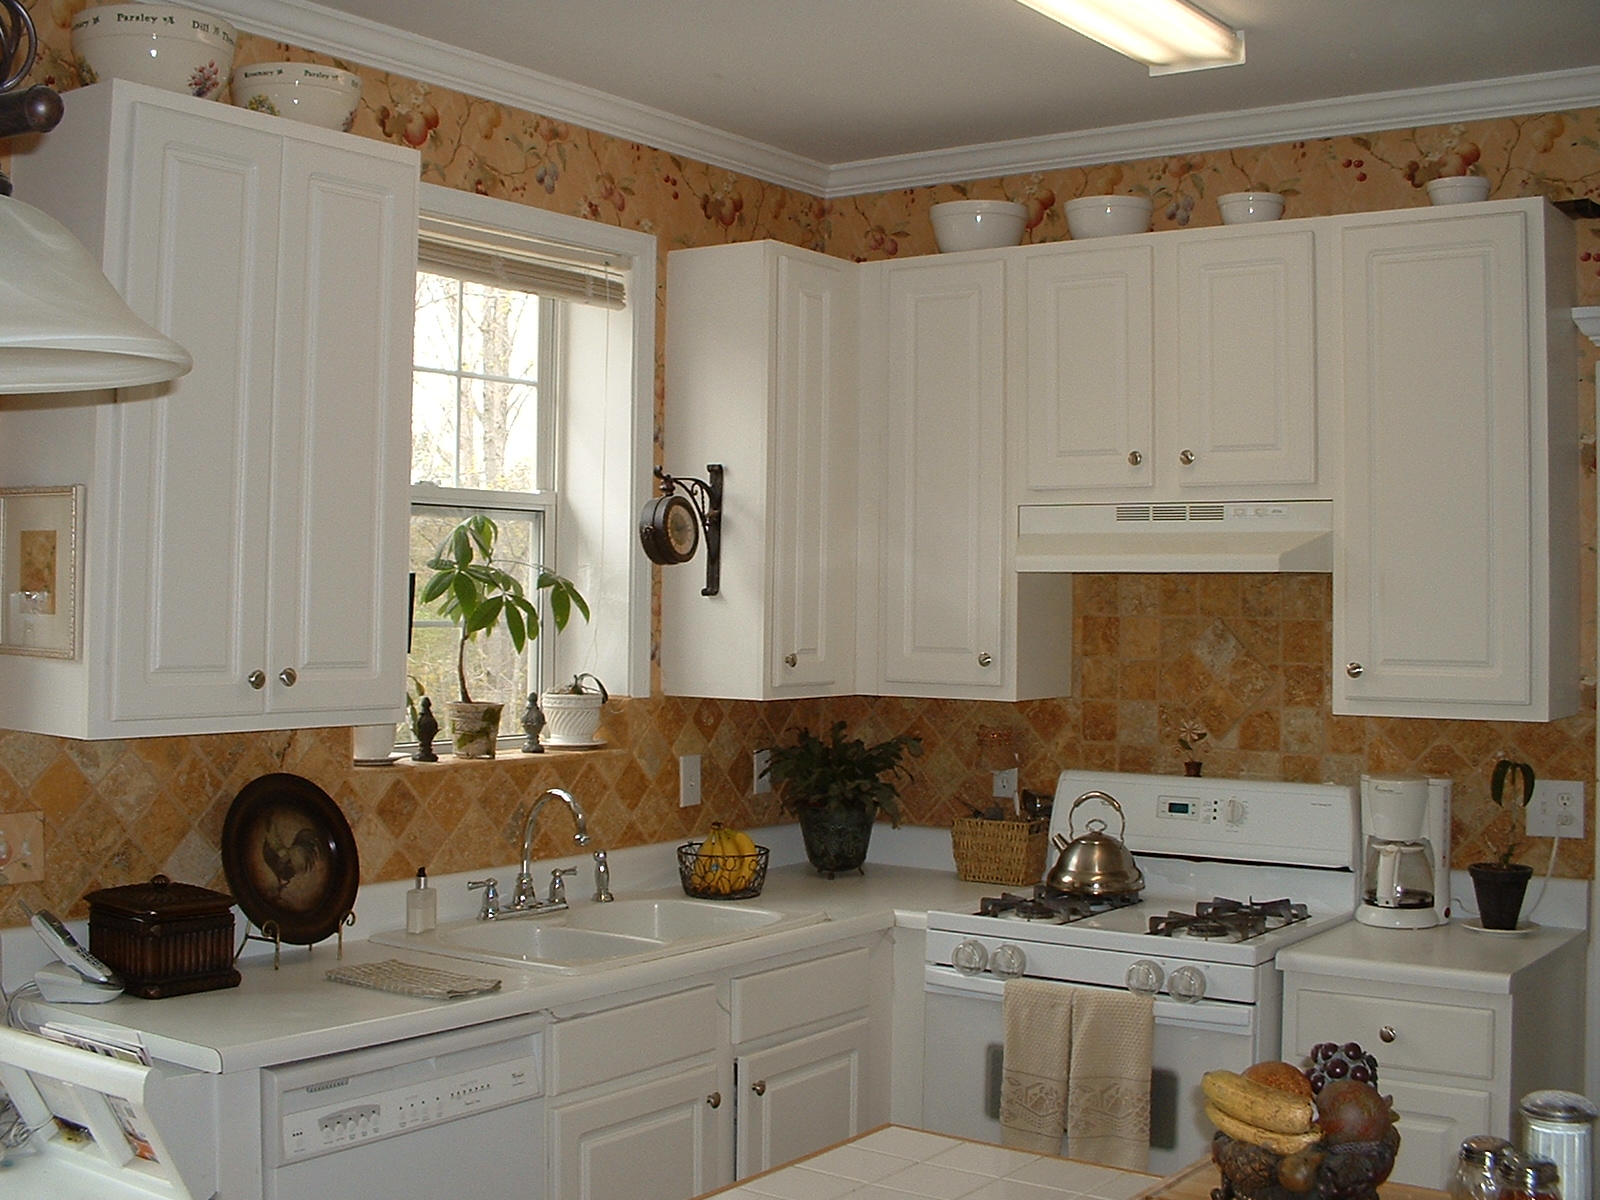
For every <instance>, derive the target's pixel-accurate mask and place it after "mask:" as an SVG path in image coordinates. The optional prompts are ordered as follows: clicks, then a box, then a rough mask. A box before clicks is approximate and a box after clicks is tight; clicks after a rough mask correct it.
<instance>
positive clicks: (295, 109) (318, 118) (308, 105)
mask: <svg viewBox="0 0 1600 1200" xmlns="http://www.w3.org/2000/svg"><path fill="white" fill-rule="evenodd" d="M360 100H361V76H359V75H355V74H352V73H351V72H349V71H341V70H339V69H337V68H336V67H322V66H318V65H317V64H316V63H298V62H266V63H256V64H254V65H253V66H248V67H240V68H239V69H238V70H237V71H235V72H234V76H233V102H234V103H235V104H237V105H238V106H239V107H240V108H248V109H253V110H254V111H256V112H264V113H271V114H272V115H273V116H275V117H288V118H289V119H290V120H291V121H300V122H302V123H304V124H306V125H316V126H319V127H321V128H323V129H342V130H344V131H345V132H346V133H348V132H349V131H350V126H351V124H352V123H353V122H354V121H355V119H356V105H357V104H358V103H359V102H360Z"/></svg>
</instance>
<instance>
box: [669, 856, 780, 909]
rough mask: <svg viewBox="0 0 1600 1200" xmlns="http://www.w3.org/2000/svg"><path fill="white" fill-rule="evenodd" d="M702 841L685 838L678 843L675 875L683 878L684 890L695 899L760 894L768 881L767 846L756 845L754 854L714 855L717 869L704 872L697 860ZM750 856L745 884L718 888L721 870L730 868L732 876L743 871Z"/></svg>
mask: <svg viewBox="0 0 1600 1200" xmlns="http://www.w3.org/2000/svg"><path fill="white" fill-rule="evenodd" d="M703 844H704V843H702V842H685V843H684V844H683V845H681V846H679V847H678V878H679V879H680V880H681V881H682V882H683V890H684V892H685V894H687V895H690V896H693V897H694V898H695V899H697V900H753V899H754V898H755V897H757V896H759V895H761V889H762V887H763V886H765V884H766V882H767V857H768V855H769V854H770V853H771V852H770V851H769V850H768V849H767V847H765V846H757V847H756V852H755V853H754V854H753V855H752V854H719V855H716V856H715V857H716V859H717V863H718V869H717V870H716V871H712V872H706V871H703V870H700V869H698V868H697V864H696V860H697V859H698V858H699V857H700V847H701V846H702V845H703ZM752 858H753V859H755V867H754V871H753V873H752V874H751V875H750V876H749V879H748V882H747V883H746V884H745V886H744V887H742V888H739V889H737V890H730V891H718V890H717V885H718V883H719V882H722V872H723V871H729V870H731V871H733V872H734V874H735V876H737V875H740V874H743V873H744V870H745V866H746V864H747V863H748V860H750V859H752Z"/></svg>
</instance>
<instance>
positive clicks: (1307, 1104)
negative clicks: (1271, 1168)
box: [1200, 1071, 1317, 1145]
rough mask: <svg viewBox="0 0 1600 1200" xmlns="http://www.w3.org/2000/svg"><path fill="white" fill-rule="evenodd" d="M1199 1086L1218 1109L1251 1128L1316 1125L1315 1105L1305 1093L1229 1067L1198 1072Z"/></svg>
mask: <svg viewBox="0 0 1600 1200" xmlns="http://www.w3.org/2000/svg"><path fill="white" fill-rule="evenodd" d="M1200 1090H1201V1091H1203V1092H1204V1093H1205V1094H1206V1099H1207V1100H1209V1101H1210V1102H1211V1103H1212V1104H1213V1105H1214V1106H1215V1107H1216V1108H1217V1109H1218V1110H1220V1111H1221V1112H1223V1113H1225V1114H1226V1115H1227V1116H1230V1117H1232V1118H1234V1119H1235V1120H1236V1121H1239V1122H1242V1123H1243V1124H1245V1125H1248V1126H1251V1127H1253V1128H1255V1129H1262V1130H1266V1131H1268V1132H1270V1133H1283V1134H1303V1133H1307V1132H1310V1131H1311V1130H1312V1129H1313V1128H1315V1126H1316V1120H1317V1108H1316V1105H1315V1104H1313V1103H1312V1102H1311V1101H1310V1100H1309V1099H1307V1098H1306V1097H1304V1096H1297V1095H1295V1094H1293V1093H1292V1092H1285V1091H1282V1090H1281V1089H1279V1088H1275V1087H1269V1086H1268V1085H1266V1084H1264V1083H1257V1082H1256V1081H1255V1080H1254V1079H1250V1078H1247V1077H1246V1076H1244V1075H1239V1074H1236V1073H1235V1072H1233V1071H1207V1072H1206V1073H1205V1074H1204V1075H1203V1076H1201V1079H1200ZM1219 1128H1220V1126H1219ZM1224 1132H1226V1131H1224ZM1247 1140H1248V1139H1247ZM1313 1140H1315V1139H1313ZM1264 1144H1265V1143H1260V1142H1258V1143H1257V1145H1264Z"/></svg>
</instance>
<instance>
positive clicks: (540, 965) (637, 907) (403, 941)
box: [370, 898, 826, 975]
mask: <svg viewBox="0 0 1600 1200" xmlns="http://www.w3.org/2000/svg"><path fill="white" fill-rule="evenodd" d="M825 919H826V915H825V914H824V913H822V912H820V911H818V912H802V913H793V912H781V911H779V910H777V909H770V908H749V907H746V906H745V905H744V904H742V903H741V904H739V905H737V906H735V905H730V904H728V903H727V902H724V901H715V900H691V899H676V898H674V899H661V900H649V899H644V900H614V901H612V902H611V903H609V904H594V903H584V904H580V905H578V906H575V907H573V908H568V909H565V910H562V911H558V912H553V913H548V914H545V915H542V916H501V917H499V918H498V919H496V920H493V921H480V920H476V919H472V920H466V921H452V922H449V923H447V924H443V925H440V926H439V928H437V929H435V930H433V931H432V932H430V933H406V932H405V930H403V929H400V930H394V931H392V932H387V933H375V934H373V935H371V938H370V940H371V941H374V942H377V943H379V944H380V945H384V946H399V947H403V948H405V949H407V950H420V951H423V952H425V953H428V954H440V955H443V956H445V957H446V958H463V959H469V960H471V961H473V962H487V963H500V964H503V965H505V966H513V967H533V968H537V969H540V970H547V971H555V972H559V973H561V974H564V975H576V974H581V973H583V972H586V971H596V970H602V969H608V968H611V967H620V966H627V965H630V964H632V963H636V962H643V961H646V960H648V959H652V958H665V957H667V956H669V955H673V954H682V953H685V952H687V951H690V950H701V949H705V948H707V947H709V946H719V945H722V944H723V943H725V942H736V941H742V940H743V939H745V938H750V937H758V936H761V935H764V934H769V933H778V932H781V931H783V930H786V929H798V928H800V927H802V926H805V925H815V924H817V923H818V922H820V921H822V920H825Z"/></svg>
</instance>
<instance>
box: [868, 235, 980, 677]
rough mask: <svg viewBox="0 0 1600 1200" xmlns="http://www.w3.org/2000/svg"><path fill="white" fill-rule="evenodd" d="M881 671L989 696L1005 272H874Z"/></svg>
mask: <svg viewBox="0 0 1600 1200" xmlns="http://www.w3.org/2000/svg"><path fill="white" fill-rule="evenodd" d="M886 286H887V295H888V393H887V410H888V411H887V413H886V416H887V437H886V439H885V441H884V447H885V450H884V456H885V461H884V463H883V479H884V483H883V546H882V562H883V568H882V570H883V587H882V596H883V648H882V660H883V674H884V680H885V683H886V685H887V686H886V691H887V692H888V693H889V694H891V695H892V694H894V685H895V684H897V683H904V684H951V685H956V686H961V687H966V688H986V687H993V688H995V689H998V688H1000V686H1001V685H1002V681H1003V677H1004V674H1005V670H1004V664H1003V663H1002V662H1001V657H1002V643H1001V637H1002V632H1003V629H1002V623H1001V577H1000V570H1001V553H1002V541H1001V537H1002V523H1003V522H1002V502H1003V493H1002V474H1003V472H1002V456H1003V450H1004V448H1003V446H1002V444H1001V439H1002V436H1003V428H1004V421H1003V415H1002V405H1003V403H1004V382H1005V361H1004V354H1005V316H1004V307H1003V306H1004V302H1005V264H1004V263H1003V262H1002V261H1000V260H998V259H994V260H988V261H978V262H966V263H957V264H950V263H937V262H935V263H913V262H905V263H894V264H891V265H890V266H889V267H888V268H887V279H886Z"/></svg>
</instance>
